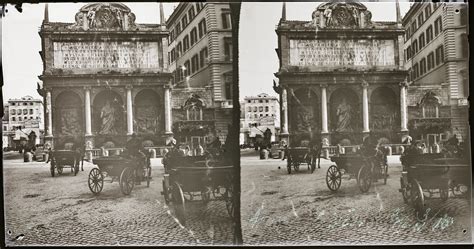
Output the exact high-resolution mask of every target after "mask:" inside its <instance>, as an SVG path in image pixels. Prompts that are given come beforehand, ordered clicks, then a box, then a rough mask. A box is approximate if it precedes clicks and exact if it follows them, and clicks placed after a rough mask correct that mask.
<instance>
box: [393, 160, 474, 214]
mask: <svg viewBox="0 0 474 249" xmlns="http://www.w3.org/2000/svg"><path fill="white" fill-rule="evenodd" d="M447 156H448V155H447V154H444V153H437V154H405V155H402V156H401V157H400V161H401V162H402V165H403V171H402V176H401V178H400V185H401V189H400V192H401V193H402V196H403V200H404V202H405V203H410V204H411V205H412V206H413V207H414V208H415V210H416V212H417V215H418V216H423V215H424V214H425V212H426V209H427V207H426V203H425V202H426V200H427V199H430V198H432V197H433V196H434V195H438V196H439V198H441V200H443V201H446V200H447V199H448V197H449V191H450V190H451V191H452V194H453V196H470V188H471V187H470V186H471V178H470V164H469V159H468V158H467V157H463V156H461V155H458V156H457V157H454V158H453V157H447Z"/></svg>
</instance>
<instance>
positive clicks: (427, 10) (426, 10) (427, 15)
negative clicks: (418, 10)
mask: <svg viewBox="0 0 474 249" xmlns="http://www.w3.org/2000/svg"><path fill="white" fill-rule="evenodd" d="M430 15H431V4H428V6H426V8H425V19H427V20H428V17H430Z"/></svg>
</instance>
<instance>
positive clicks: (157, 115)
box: [134, 89, 163, 134]
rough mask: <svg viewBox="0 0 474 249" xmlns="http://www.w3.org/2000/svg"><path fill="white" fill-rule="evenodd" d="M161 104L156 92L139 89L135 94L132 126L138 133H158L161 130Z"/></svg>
mask: <svg viewBox="0 0 474 249" xmlns="http://www.w3.org/2000/svg"><path fill="white" fill-rule="evenodd" d="M162 110H163V106H162V103H161V99H160V97H159V96H158V94H157V93H156V92H154V91H152V90H149V89H145V90H141V91H140V92H139V93H138V94H137V95H136V96H135V104H134V127H135V131H136V132H137V133H138V134H158V133H159V132H160V131H161V124H162V123H163V122H161V119H162V116H163V115H162V114H163V111H162Z"/></svg>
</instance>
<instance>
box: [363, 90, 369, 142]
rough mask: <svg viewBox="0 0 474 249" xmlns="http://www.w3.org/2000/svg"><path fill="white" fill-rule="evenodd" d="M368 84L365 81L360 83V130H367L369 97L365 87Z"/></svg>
mask: <svg viewBox="0 0 474 249" xmlns="http://www.w3.org/2000/svg"><path fill="white" fill-rule="evenodd" d="M368 87H369V84H368V83H367V82H364V83H362V121H363V130H362V132H365V133H366V132H369V131H370V129H369V98H368V94H367V88H368Z"/></svg>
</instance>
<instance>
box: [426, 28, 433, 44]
mask: <svg viewBox="0 0 474 249" xmlns="http://www.w3.org/2000/svg"><path fill="white" fill-rule="evenodd" d="M431 40H433V26H432V25H430V26H429V27H428V28H427V29H426V43H429V42H430V41H431Z"/></svg>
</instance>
